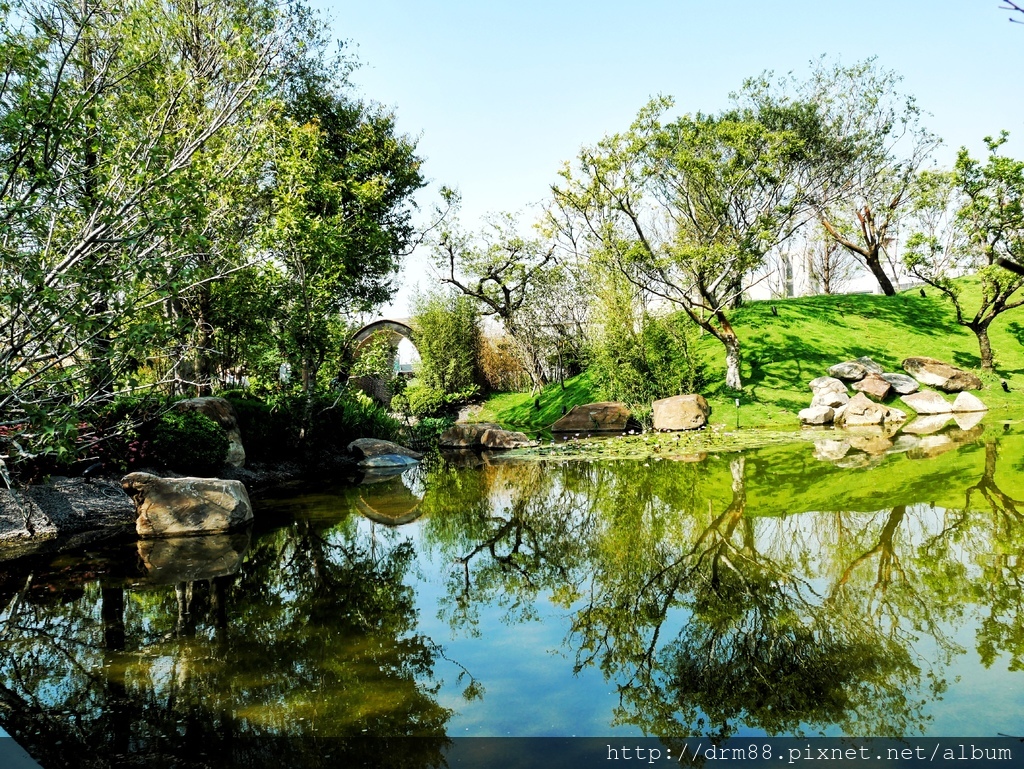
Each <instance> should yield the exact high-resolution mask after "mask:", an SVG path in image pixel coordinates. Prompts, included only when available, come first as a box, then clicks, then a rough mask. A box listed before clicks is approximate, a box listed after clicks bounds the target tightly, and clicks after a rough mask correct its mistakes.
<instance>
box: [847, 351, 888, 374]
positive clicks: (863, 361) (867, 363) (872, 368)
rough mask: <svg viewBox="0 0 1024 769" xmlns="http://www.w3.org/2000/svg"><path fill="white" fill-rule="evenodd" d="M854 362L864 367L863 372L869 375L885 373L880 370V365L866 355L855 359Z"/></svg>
mask: <svg viewBox="0 0 1024 769" xmlns="http://www.w3.org/2000/svg"><path fill="white" fill-rule="evenodd" d="M854 362H855V363H859V364H860V365H862V366H863V367H864V370H865V371H867V372H868V373H869V374H881V373H882V372H883V371H885V369H884V368H882V367H881V366H880V365H878V364H877V363H875V362H874V361H873V360H871V358H869V357H868V356H867V355H862V356H861V357H859V358H857V360H856V361H854Z"/></svg>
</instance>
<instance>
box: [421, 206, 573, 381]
mask: <svg viewBox="0 0 1024 769" xmlns="http://www.w3.org/2000/svg"><path fill="white" fill-rule="evenodd" d="M450 194H451V193H450ZM555 248H556V246H555V243H554V242H553V241H551V240H550V239H548V240H545V239H544V238H542V237H526V236H524V235H522V234H521V233H520V224H519V220H518V219H517V217H515V216H513V215H512V214H502V215H496V216H491V217H490V218H489V219H488V220H487V222H486V224H485V226H484V227H483V228H482V230H481V231H480V232H479V233H474V234H471V233H466V232H464V231H462V230H461V229H460V227H459V225H458V223H457V222H456V221H454V220H451V221H449V222H447V223H446V225H445V227H444V229H443V230H442V231H441V234H440V237H439V238H438V239H437V240H436V242H435V243H434V258H435V261H436V264H437V266H438V269H439V270H441V280H442V281H443V282H444V283H446V284H448V285H450V286H453V287H454V288H455V289H457V290H458V291H459V292H461V293H462V294H463V295H465V296H467V297H471V298H472V299H474V300H475V301H476V302H477V303H478V305H479V310H480V313H481V315H483V316H484V317H493V318H495V319H497V320H498V321H500V323H501V325H502V328H503V330H504V332H505V333H506V334H507V335H508V338H509V339H510V340H511V342H512V343H513V345H514V347H515V350H516V352H517V353H518V356H519V358H520V360H521V362H522V365H523V367H524V368H525V369H526V371H527V372H529V375H530V378H531V379H532V381H533V384H534V387H535V388H538V387H542V386H543V385H544V384H546V383H547V380H548V373H547V372H548V370H549V369H550V365H549V361H548V358H550V357H552V353H553V351H554V348H555V346H556V345H558V344H561V342H562V339H563V338H564V337H569V338H570V339H571V338H573V337H574V334H577V333H578V335H581V334H582V324H581V322H580V318H579V317H578V316H574V315H573V309H574V308H576V309H578V308H579V307H581V303H579V302H574V300H575V299H576V298H577V297H576V294H575V293H574V292H572V291H567V290H566V289H567V288H568V286H569V282H568V278H569V277H570V274H569V273H567V272H566V271H565V270H564V269H563V267H562V266H561V265H559V264H558V262H557V260H556V259H555Z"/></svg>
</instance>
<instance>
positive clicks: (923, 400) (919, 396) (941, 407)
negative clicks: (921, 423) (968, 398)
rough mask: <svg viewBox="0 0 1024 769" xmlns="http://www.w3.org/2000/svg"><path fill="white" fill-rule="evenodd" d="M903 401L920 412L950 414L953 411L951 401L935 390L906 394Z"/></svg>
mask: <svg viewBox="0 0 1024 769" xmlns="http://www.w3.org/2000/svg"><path fill="white" fill-rule="evenodd" d="M903 402H904V403H906V404H907V405H908V406H910V408H912V409H913V410H914V411H916V412H917V413H918V414H949V413H952V411H953V407H952V406H951V405H950V403H949V401H947V400H946V399H945V398H943V397H942V396H941V395H939V394H938V393H937V392H935V391H933V390H922V391H921V392H919V393H912V394H911V395H904V396H903Z"/></svg>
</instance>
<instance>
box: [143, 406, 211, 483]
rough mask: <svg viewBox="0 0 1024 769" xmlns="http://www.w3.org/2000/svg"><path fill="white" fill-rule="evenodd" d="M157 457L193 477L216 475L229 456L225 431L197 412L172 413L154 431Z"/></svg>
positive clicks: (163, 416)
mask: <svg viewBox="0 0 1024 769" xmlns="http://www.w3.org/2000/svg"><path fill="white" fill-rule="evenodd" d="M152 445H153V451H154V453H155V455H156V458H157V459H158V460H159V461H161V462H162V463H163V464H165V465H166V466H168V467H170V468H171V469H172V470H176V471H178V472H182V473H188V474H194V475H210V474H213V473H215V472H217V471H218V470H219V469H220V468H221V466H222V465H223V464H224V459H225V458H226V457H227V455H228V436H227V433H226V432H225V431H224V428H223V427H221V426H220V425H219V424H217V423H216V422H214V421H213V420H212V419H210V418H209V417H208V416H206V415H205V414H200V413H199V412H198V411H169V412H167V413H166V414H163V415H162V416H161V417H160V418H159V419H158V420H157V422H156V425H155V426H154V427H153V431H152Z"/></svg>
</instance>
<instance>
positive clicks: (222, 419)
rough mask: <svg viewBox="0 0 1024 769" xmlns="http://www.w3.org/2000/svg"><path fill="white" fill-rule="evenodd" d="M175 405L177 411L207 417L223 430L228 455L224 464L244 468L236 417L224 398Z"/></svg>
mask: <svg viewBox="0 0 1024 769" xmlns="http://www.w3.org/2000/svg"><path fill="white" fill-rule="evenodd" d="M174 405H175V408H177V409H178V410H179V411H198V412H199V413H200V414H203V415H205V416H208V417H209V418H210V419H212V420H213V421H214V422H216V423H217V424H219V425H220V426H221V427H223V428H224V432H226V433H227V434H228V455H227V457H226V458H225V459H224V463H225V464H227V465H228V466H229V467H244V466H245V447H244V446H243V445H242V433H241V432H240V431H239V429H238V417H237V416H236V415H235V408H234V406H232V405H231V401H229V400H227V399H226V398H215V397H212V396H205V397H202V398H189V399H188V400H183V401H178V402H177V403H176V404H174Z"/></svg>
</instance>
